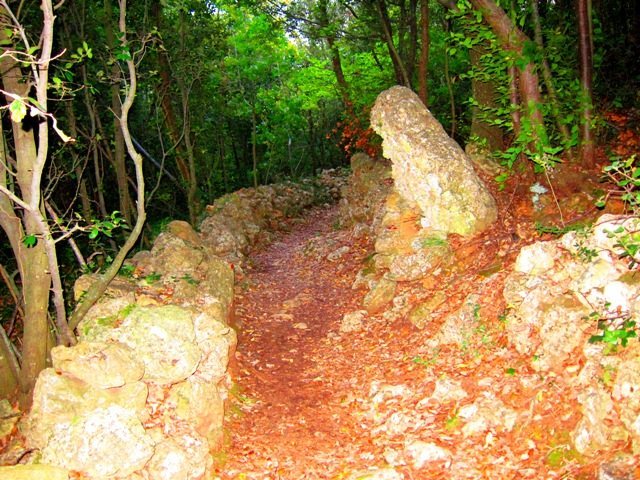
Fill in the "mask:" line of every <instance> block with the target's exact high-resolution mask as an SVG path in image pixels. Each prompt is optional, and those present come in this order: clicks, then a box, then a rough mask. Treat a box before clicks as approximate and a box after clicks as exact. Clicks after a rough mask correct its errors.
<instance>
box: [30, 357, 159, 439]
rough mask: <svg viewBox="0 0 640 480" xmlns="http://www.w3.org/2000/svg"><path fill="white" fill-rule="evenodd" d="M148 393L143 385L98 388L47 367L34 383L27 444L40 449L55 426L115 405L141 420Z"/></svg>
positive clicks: (139, 383)
mask: <svg viewBox="0 0 640 480" xmlns="http://www.w3.org/2000/svg"><path fill="white" fill-rule="evenodd" d="M147 394H148V390H147V386H146V385H145V384H144V383H142V382H135V383H130V384H126V385H124V386H122V387H120V388H109V389H97V388H94V387H92V386H91V385H89V384H87V383H85V382H83V381H81V380H78V379H75V378H72V377H68V376H65V375H59V374H57V373H56V372H55V370H54V369H52V368H47V369H45V370H43V371H42V373H40V375H39V377H38V380H37V382H36V386H35V389H34V393H33V405H32V407H31V411H30V413H29V416H28V419H27V422H26V430H27V437H28V442H29V445H30V446H31V447H34V448H42V447H43V446H45V445H46V444H47V442H48V439H49V437H50V436H51V432H52V431H53V430H54V429H55V428H56V425H58V424H59V423H64V424H67V423H72V422H73V419H74V418H79V417H82V416H85V415H87V414H89V413H90V412H92V411H94V410H97V409H108V408H110V407H111V406H118V407H120V408H124V409H127V410H128V411H130V412H132V414H134V415H136V416H137V417H138V418H140V420H144V419H145V418H146V416H147V412H146V409H145V403H146V400H147Z"/></svg>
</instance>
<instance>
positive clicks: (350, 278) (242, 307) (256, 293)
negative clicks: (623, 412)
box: [216, 138, 640, 480]
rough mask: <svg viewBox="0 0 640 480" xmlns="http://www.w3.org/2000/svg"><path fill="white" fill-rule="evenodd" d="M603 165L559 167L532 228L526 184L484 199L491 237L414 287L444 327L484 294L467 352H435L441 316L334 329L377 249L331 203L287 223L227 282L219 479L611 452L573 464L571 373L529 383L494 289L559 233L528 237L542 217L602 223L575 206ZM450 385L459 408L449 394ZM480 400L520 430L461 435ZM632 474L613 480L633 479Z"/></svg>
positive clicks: (559, 464)
mask: <svg viewBox="0 0 640 480" xmlns="http://www.w3.org/2000/svg"><path fill="white" fill-rule="evenodd" d="M636 139H637V138H636ZM636 147H637V145H635V146H634V147H633V148H636ZM633 148H632V149H633ZM601 154H602V152H601ZM603 157H604V155H601V159H602V158H603ZM600 168H601V166H600ZM600 171H601V170H598V171H597V172H591V173H590V174H589V173H585V172H582V171H580V169H579V168H575V167H565V168H564V169H563V171H562V173H560V174H559V175H558V176H557V179H556V180H552V181H553V183H554V188H555V194H556V196H557V198H556V199H557V200H558V202H557V203H556V199H554V200H553V202H550V203H549V204H548V205H547V206H546V208H545V209H543V211H542V213H541V214H538V218H534V217H535V216H536V213H535V212H534V211H533V208H532V201H531V196H532V194H531V192H530V191H529V185H530V184H526V185H525V184H524V183H523V184H522V185H518V183H517V180H514V182H515V183H513V182H512V183H510V184H509V185H507V188H506V189H505V190H504V191H503V192H497V191H494V195H495V196H496V198H497V202H498V205H499V210H500V213H499V218H500V220H499V221H498V222H497V223H496V224H495V225H494V226H493V227H492V228H491V229H490V231H489V232H485V233H484V234H482V235H480V236H478V237H475V238H473V239H471V240H465V241H463V240H462V239H459V241H458V242H457V243H456V240H455V239H453V246H454V248H455V250H456V259H457V263H456V265H455V266H454V267H453V268H452V269H451V270H450V271H447V272H445V273H444V274H443V275H440V276H434V277H432V278H428V279H426V280H424V281H422V282H420V283H421V285H418V287H419V288H420V289H422V290H423V291H424V292H426V296H427V297H428V295H430V294H431V295H435V294H437V292H444V293H445V295H446V303H445V308H444V309H442V311H441V312H440V313H441V315H440V318H444V317H445V316H446V315H447V313H450V312H452V311H454V310H455V309H456V308H459V307H460V305H461V303H462V302H463V300H464V299H465V298H466V297H467V295H468V294H469V293H475V294H477V295H478V298H480V299H481V301H480V303H481V304H482V308H481V310H480V312H481V313H480V314H479V327H478V329H479V331H478V333H479V334H480V335H479V336H478V337H479V338H480V339H481V340H480V341H479V342H478V341H475V342H470V343H469V345H463V346H462V347H459V346H450V347H448V346H441V347H438V348H433V347H430V346H429V342H428V340H429V338H431V337H432V336H433V335H434V334H435V333H436V332H437V331H438V328H439V327H440V326H441V322H438V321H437V320H436V321H433V322H431V323H430V324H428V325H427V326H426V327H425V328H423V329H418V328H416V327H415V326H414V325H412V324H411V323H410V322H409V321H408V320H407V319H406V318H403V317H401V316H400V317H398V316H395V317H394V316H389V315H382V314H380V315H372V316H369V317H367V318H366V319H365V320H364V325H363V327H362V329H361V330H359V331H350V332H346V331H341V322H342V319H343V316H344V315H345V314H347V313H350V312H354V311H357V310H360V309H362V299H363V297H364V295H365V293H366V291H365V290H362V289H360V290H357V289H355V290H354V289H352V284H353V282H354V279H355V277H356V274H357V272H358V270H359V269H361V268H362V267H363V264H364V263H365V262H366V261H367V260H368V259H369V258H370V255H371V253H372V251H373V247H372V245H371V240H370V239H367V238H359V239H358V238H354V237H353V236H352V232H351V231H350V230H349V229H339V228H337V225H338V224H339V221H338V209H337V208H336V207H332V208H328V209H316V210H312V211H310V212H309V213H308V215H307V216H306V217H305V218H303V219H301V220H296V221H292V223H291V229H290V231H288V232H286V233H282V234H281V235H280V236H279V238H278V240H277V241H275V242H274V243H273V244H271V245H270V246H268V247H266V248H264V249H262V250H259V251H256V252H254V254H253V255H251V257H250V258H251V262H250V264H249V265H248V268H247V269H246V271H245V274H246V275H245V276H244V278H242V279H240V281H239V283H238V286H237V297H236V302H237V303H236V323H237V327H238V330H239V344H238V349H237V352H236V365H235V366H234V370H235V371H234V378H235V381H236V382H237V388H236V391H235V392H234V396H233V398H232V401H231V404H232V408H231V409H230V414H229V419H228V421H227V430H228V432H230V433H229V434H228V438H227V445H226V448H225V450H224V453H223V454H221V455H220V456H219V457H218V458H217V467H216V474H217V475H218V478H219V479H261V480H267V479H273V480H275V479H285V480H297V479H357V478H374V479H378V480H379V479H396V478H404V479H437V478H442V479H445V478H446V479H466V478H469V479H477V478H491V479H520V478H530V479H543V478H544V479H546V478H550V479H551V478H563V479H585V480H586V479H593V478H596V475H597V471H598V465H599V464H601V463H602V462H603V461H606V460H607V458H605V457H604V456H602V457H598V458H585V457H581V456H580V455H579V454H578V453H577V452H576V451H575V450H573V449H572V447H571V442H570V438H569V435H570V432H571V431H572V430H573V428H574V427H575V425H576V423H577V421H578V419H579V417H580V415H579V410H578V404H577V402H576V399H575V392H572V391H571V388H570V387H569V385H568V383H569V382H568V381H565V380H566V378H568V377H569V376H571V375H575V373H576V371H577V370H578V369H579V368H580V366H579V365H572V364H567V365H566V378H565V376H564V375H563V374H560V375H555V374H551V375H547V376H544V377H543V376H540V375H538V374H536V372H534V371H532V370H531V368H530V366H529V365H530V358H527V357H524V356H521V355H519V354H518V353H517V352H516V351H515V350H514V349H513V348H510V347H509V345H508V343H507V341H506V336H505V334H504V329H503V322H502V320H501V319H503V318H504V317H503V316H502V314H503V312H504V311H505V309H506V305H505V304H504V300H503V298H502V288H503V286H504V279H505V278H506V276H507V274H508V273H509V271H510V270H511V268H510V267H511V265H512V263H513V261H514V259H515V257H516V256H517V253H518V252H519V250H520V248H521V247H522V246H524V245H526V244H528V243H531V242H533V241H537V240H544V239H549V238H551V237H550V235H549V230H551V231H553V228H551V229H547V230H544V229H540V228H539V227H538V229H536V228H535V224H536V221H539V222H541V223H543V224H545V225H552V224H555V225H558V224H559V222H560V218H559V217H558V214H557V206H558V204H560V203H561V204H562V208H563V210H564V218H563V220H564V221H565V222H566V223H571V222H575V221H584V220H586V219H587V218H588V217H594V216H597V215H598V212H596V211H595V209H594V208H592V200H589V199H587V198H582V200H575V198H576V195H577V192H579V191H581V190H582V191H584V190H585V182H586V183H587V184H588V183H589V182H590V181H591V182H593V183H592V186H593V185H596V184H597V178H598V176H599V175H598V172H600ZM578 197H579V195H578ZM585 202H587V203H585ZM588 202H591V204H590V205H589V204H588ZM545 215H546V216H545ZM554 220H555V221H554ZM539 225H540V223H539ZM545 232H546V233H545ZM554 233H557V232H554ZM337 252H341V254H338V253H337ZM345 252H346V253H345ZM496 258H499V259H500V261H499V262H496V260H495V259H496ZM415 287H416V285H412V286H411V285H410V286H408V288H413V289H414V290H415ZM409 298H410V300H409V301H411V297H410V296H409ZM442 384H446V385H450V386H451V391H449V392H447V393H446V394H445V396H447V395H448V399H447V401H434V399H435V397H436V396H437V392H435V390H437V389H439V388H440V386H442ZM438 385H440V386H438ZM456 386H458V387H460V388H461V389H460V390H459V391H462V392H464V393H466V395H467V397H465V398H466V399H464V400H463V398H462V396H460V397H459V398H456V392H457V391H456V388H458V387H456ZM480 397H486V398H488V399H495V398H496V397H498V398H500V399H501V401H502V405H504V406H505V407H506V408H507V410H505V411H509V412H516V413H517V419H518V420H517V422H516V424H515V426H514V427H513V428H511V429H507V430H504V429H502V430H501V429H495V428H489V429H488V431H487V433H485V434H482V435H480V436H478V435H465V432H464V430H463V428H462V427H463V425H464V424H463V422H462V421H461V419H460V418H459V417H458V411H459V408H460V406H461V405H462V404H465V403H471V402H472V401H473V399H475V398H480ZM496 414H497V415H500V412H496ZM626 448H628V446H624V445H621V451H622V450H625V449H626ZM609 458H611V457H609ZM390 466H392V467H393V468H392V469H391V468H390ZM373 472H377V473H374V475H373V476H372V477H367V476H366V474H367V473H373ZM627 473H629V474H630V475H631V476H629V477H611V478H640V471H635V472H627ZM363 475H364V476H363ZM635 475H638V476H635Z"/></svg>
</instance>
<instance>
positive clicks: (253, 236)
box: [0, 171, 343, 480]
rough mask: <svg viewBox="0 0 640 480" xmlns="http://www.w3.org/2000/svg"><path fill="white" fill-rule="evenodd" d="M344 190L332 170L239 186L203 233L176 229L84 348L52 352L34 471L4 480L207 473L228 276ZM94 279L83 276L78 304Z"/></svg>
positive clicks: (224, 357) (125, 280)
mask: <svg viewBox="0 0 640 480" xmlns="http://www.w3.org/2000/svg"><path fill="white" fill-rule="evenodd" d="M342 183H343V180H342V176H341V175H340V174H338V172H331V171H330V172H325V173H323V174H322V175H320V176H319V177H318V178H316V179H314V180H313V181H309V182H306V183H303V184H301V185H300V184H294V183H285V184H278V185H270V186H262V187H258V188H257V189H244V190H240V191H238V192H235V193H232V194H229V195H226V196H224V197H222V198H220V199H218V200H216V201H215V202H214V204H213V205H211V206H209V207H207V215H206V216H205V218H204V220H203V221H202V223H201V225H200V231H195V230H194V229H193V228H192V227H191V226H190V225H189V224H188V223H186V222H183V221H173V222H171V223H170V224H169V225H168V226H167V228H166V230H165V231H164V232H163V233H162V234H160V235H159V236H158V238H157V239H156V240H155V242H154V244H153V247H152V248H151V250H150V251H143V252H139V253H138V254H136V255H135V256H134V257H133V258H132V259H131V260H130V261H128V262H127V263H126V266H125V268H124V269H123V271H125V272H126V275H124V276H119V277H117V278H116V279H115V280H114V281H113V282H112V284H111V285H110V286H109V289H108V290H107V292H106V294H105V296H104V297H103V298H102V299H101V300H100V301H99V302H98V303H97V304H96V305H95V306H94V307H93V308H92V309H91V310H90V311H89V313H88V315H87V316H86V318H84V319H83V321H82V322H81V323H80V325H79V326H78V335H79V343H78V344H77V345H76V346H74V347H71V348H67V347H62V346H60V347H56V348H54V349H53V350H52V368H48V369H46V370H44V371H43V372H42V373H41V374H40V376H39V378H38V381H37V384H36V388H35V392H34V398H33V406H32V409H31V411H30V413H29V415H28V416H27V418H26V419H25V420H24V421H23V422H22V424H21V428H22V431H23V433H24V435H25V437H26V442H27V448H28V449H29V450H31V451H32V453H31V454H29V456H28V460H29V462H30V463H35V464H40V465H39V467H38V468H37V469H35V470H34V469H33V467H32V466H27V465H25V466H24V468H23V467H13V468H9V467H5V468H6V469H5V470H3V469H2V468H1V467H0V477H2V478H7V479H11V478H25V477H24V475H25V474H26V475H29V477H28V478H67V475H68V473H69V472H77V474H80V475H82V477H83V478H88V479H106V478H117V479H142V478H152V479H167V480H169V479H171V480H183V479H184V480H196V479H201V478H209V477H210V469H211V466H212V462H213V461H212V456H211V454H212V452H215V451H216V450H217V449H219V448H220V447H221V446H222V441H223V418H224V409H225V400H227V398H228V397H229V395H230V391H231V388H232V380H231V378H230V373H229V363H230V361H231V359H232V358H233V354H234V349H235V346H236V333H235V331H234V330H233V329H232V328H231V327H230V326H229V321H230V319H231V317H232V314H233V295H234V269H235V270H236V271H237V270H238V269H239V268H241V266H240V263H239V262H241V261H242V259H243V258H244V256H245V255H246V253H247V251H248V249H249V248H250V247H251V246H253V245H256V244H257V243H258V242H260V241H268V240H269V239H270V238H271V236H272V235H273V232H274V231H276V230H278V229H280V228H282V227H283V226H284V225H285V222H286V219H287V218H289V217H292V216H295V215H298V214H300V213H301V212H302V211H303V210H304V209H305V208H307V207H310V206H312V205H314V204H317V203H319V202H320V203H324V202H328V201H334V200H335V199H337V196H338V195H339V192H340V189H341V185H342ZM92 280H93V279H92V277H91V276H90V275H87V276H84V277H82V278H80V279H79V280H78V282H77V283H76V287H75V289H76V292H75V293H76V297H78V296H80V295H82V292H83V291H84V290H85V289H86V288H87V287H88V285H89V284H90V282H91V281H92ZM27 470H28V471H27ZM34 472H35V473H34Z"/></svg>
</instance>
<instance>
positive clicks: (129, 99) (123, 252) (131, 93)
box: [69, 0, 146, 330]
mask: <svg viewBox="0 0 640 480" xmlns="http://www.w3.org/2000/svg"><path fill="white" fill-rule="evenodd" d="M118 3H119V6H120V19H119V22H118V25H119V31H120V44H121V46H122V48H128V43H127V37H126V32H127V29H126V21H125V19H126V12H127V3H126V0H119V2H118ZM126 63H127V69H128V72H129V79H128V80H129V88H128V89H127V91H126V96H125V99H124V101H123V102H122V116H121V117H120V120H121V121H120V127H121V128H122V136H123V139H124V141H125V144H126V147H127V152H128V153H129V156H130V157H131V159H132V160H133V164H134V170H135V175H136V185H137V197H136V223H135V225H134V226H133V229H132V230H131V234H130V235H129V236H128V237H127V239H126V241H125V243H124V245H123V246H122V247H121V248H120V250H119V251H118V253H117V254H116V257H115V258H114V260H113V263H112V264H111V265H109V267H108V268H107V270H106V271H105V272H104V273H103V274H102V275H101V276H100V277H99V278H98V280H96V281H95V282H94V283H93V284H92V285H91V286H90V287H89V289H88V290H87V291H86V292H85V294H84V296H83V297H82V300H81V301H80V303H79V304H78V305H77V306H76V309H75V310H74V312H73V314H72V315H71V318H70V319H69V327H70V328H71V329H72V330H74V329H75V328H76V327H77V326H78V323H79V322H80V321H81V320H82V319H83V318H84V316H85V315H86V314H87V312H88V311H89V309H90V308H91V307H92V306H93V305H94V304H95V303H96V301H97V300H98V299H99V298H100V297H101V296H102V294H103V293H104V292H105V291H106V289H107V287H108V285H109V283H110V282H111V281H112V280H113V278H114V277H115V276H116V274H117V273H118V271H119V270H120V267H122V263H123V262H124V260H125V258H126V256H127V254H128V253H129V251H130V250H131V249H132V248H133V246H134V245H135V243H136V242H137V241H138V238H139V237H140V234H141V233H142V228H143V227H144V222H145V220H146V212H145V206H144V205H145V189H144V174H143V170H142V156H141V155H140V154H139V153H138V152H137V151H136V149H135V147H134V145H133V141H132V140H131V134H130V133H129V123H128V117H129V110H130V109H131V107H132V106H133V101H134V100H135V97H136V89H137V85H138V84H137V79H136V67H135V63H134V60H133V59H132V58H131V59H129V60H127V62H126Z"/></svg>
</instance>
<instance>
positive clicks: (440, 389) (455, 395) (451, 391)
mask: <svg viewBox="0 0 640 480" xmlns="http://www.w3.org/2000/svg"><path fill="white" fill-rule="evenodd" d="M467 396H468V393H467V392H466V391H465V390H464V389H463V388H462V385H461V384H460V382H458V381H455V380H451V379H448V378H439V379H438V380H436V387H435V389H434V391H433V393H432V394H431V397H429V398H430V399H431V400H435V401H436V402H438V403H446V402H457V401H458V400H462V399H464V398H467Z"/></svg>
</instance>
